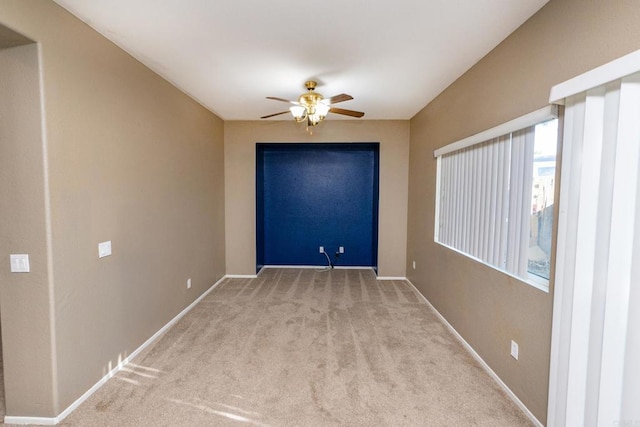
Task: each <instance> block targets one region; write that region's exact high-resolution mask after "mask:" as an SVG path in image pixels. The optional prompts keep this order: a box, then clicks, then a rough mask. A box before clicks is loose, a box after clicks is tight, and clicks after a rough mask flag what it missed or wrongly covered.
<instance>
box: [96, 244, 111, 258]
mask: <svg viewBox="0 0 640 427" xmlns="http://www.w3.org/2000/svg"><path fill="white" fill-rule="evenodd" d="M109 255H111V240H109V241H108V242H102V243H98V258H104V257H106V256H109Z"/></svg>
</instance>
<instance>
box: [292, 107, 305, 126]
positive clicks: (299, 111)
mask: <svg viewBox="0 0 640 427" xmlns="http://www.w3.org/2000/svg"><path fill="white" fill-rule="evenodd" d="M289 111H291V115H292V116H293V118H294V119H296V122H298V123H299V122H301V121H303V120H304V119H305V116H306V115H307V109H306V108H305V107H303V106H302V105H294V106H293V107H289Z"/></svg>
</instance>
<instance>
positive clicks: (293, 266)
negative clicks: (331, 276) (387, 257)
mask: <svg viewBox="0 0 640 427" xmlns="http://www.w3.org/2000/svg"><path fill="white" fill-rule="evenodd" d="M327 267H329V266H328V265H326V264H323V265H263V266H262V268H300V269H303V270H309V269H315V268H327ZM333 269H334V270H371V269H373V267H367V266H355V265H354V266H351V265H334V266H333ZM228 277H231V276H228Z"/></svg>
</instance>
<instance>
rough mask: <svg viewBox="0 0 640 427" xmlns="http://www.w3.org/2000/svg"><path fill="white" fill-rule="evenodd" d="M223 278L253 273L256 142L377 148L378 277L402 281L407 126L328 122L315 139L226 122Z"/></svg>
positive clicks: (276, 124)
mask: <svg viewBox="0 0 640 427" xmlns="http://www.w3.org/2000/svg"><path fill="white" fill-rule="evenodd" d="M224 140H225V149H224V150H225V153H224V158H225V171H226V175H225V180H226V181H225V189H226V195H225V203H226V255H227V264H226V265H227V274H255V272H256V228H255V223H256V207H255V200H256V196H255V194H256V193H255V176H256V175H255V169H256V158H255V152H256V148H255V146H256V142H379V143H380V208H379V228H378V229H379V236H378V273H379V274H380V275H381V276H401V277H404V275H405V260H406V235H407V188H408V185H407V179H408V164H409V163H408V162H409V122H408V121H380V120H371V121H366V120H364V121H354V120H349V121H346V120H331V119H330V118H329V119H327V122H325V123H322V124H320V125H319V126H318V127H317V128H316V129H314V130H313V135H309V134H308V133H307V132H305V128H304V126H301V125H298V124H296V123H295V122H294V121H293V120H291V121H260V122H258V121H232V122H225V125H224Z"/></svg>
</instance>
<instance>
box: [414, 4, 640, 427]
mask: <svg viewBox="0 0 640 427" xmlns="http://www.w3.org/2000/svg"><path fill="white" fill-rule="evenodd" d="M638 22H640V7H638V2H637V1H634V0H616V1H613V0H612V1H606V2H604V1H597V0H587V1H585V0H551V2H549V3H548V4H547V5H546V6H545V7H544V8H542V9H541V10H540V11H539V12H538V13H537V14H535V15H534V16H533V17H532V18H530V19H529V20H528V21H527V22H526V23H525V24H523V25H522V26H521V27H520V28H519V29H518V30H516V31H515V32H514V33H513V34H512V35H510V36H509V37H508V38H507V39H505V40H504V41H503V42H502V43H501V44H500V45H499V46H498V47H496V48H495V49H494V50H493V51H492V52H491V53H489V54H488V55H487V56H486V57H485V58H483V59H482V60H481V61H479V62H478V63H477V64H476V65H475V66H474V67H473V68H471V69H470V70H469V71H468V72H467V73H465V74H464V75H463V76H462V77H460V78H459V79H458V80H457V81H456V82H455V83H453V84H452V85H451V86H450V87H449V88H447V89H446V90H445V91H444V92H443V93H442V94H440V95H439V96H438V97H437V98H436V99H435V100H434V101H433V102H431V103H430V104H429V105H427V106H426V107H425V108H424V109H423V110H422V111H421V112H420V113H418V114H417V115H416V116H415V117H414V118H413V119H412V120H411V148H410V178H409V219H408V249H407V265H408V267H407V273H408V276H409V278H410V279H411V281H412V282H413V283H414V284H415V285H416V286H417V287H418V288H419V289H420V291H421V292H422V293H423V294H424V295H425V296H426V297H427V298H428V299H429V300H430V301H431V302H432V303H433V304H434V305H435V307H436V308H437V309H438V310H439V311H440V312H441V313H442V314H443V315H444V316H445V317H446V318H447V320H448V321H449V322H450V323H451V324H452V325H453V326H454V327H455V328H456V329H457V330H458V331H459V332H460V333H461V335H462V336H463V337H464V338H465V339H466V340H467V341H468V342H469V343H470V344H471V345H472V346H473V347H474V349H475V350H476V351H477V352H478V353H479V354H480V356H481V357H482V358H483V359H484V360H485V361H486V362H487V363H488V364H489V365H490V366H491V368H492V369H493V370H494V371H495V372H496V373H497V374H498V375H499V376H500V377H501V378H502V379H503V380H504V382H505V383H506V384H507V385H508V386H509V387H510V388H511V390H513V391H514V392H515V393H516V394H517V395H518V397H519V398H520V399H521V400H522V401H523V402H524V403H525V405H527V407H528V408H529V409H530V410H531V411H532V412H533V413H534V415H535V416H536V417H538V419H540V420H541V421H543V422H544V420H545V419H546V408H547V389H548V374H549V351H550V339H551V309H552V293H545V292H543V291H539V290H537V289H535V288H533V287H531V286H529V285H526V284H524V283H522V282H520V281H518V280H516V279H513V278H511V277H509V276H507V275H505V274H502V273H500V272H498V271H496V270H494V269H491V268H488V267H485V266H484V265H480V264H478V263H477V262H475V261H472V260H470V259H469V258H466V257H464V256H462V255H459V254H457V253H455V252H453V251H450V250H448V249H446V248H444V247H442V246H439V245H437V244H434V242H433V230H434V212H435V202H434V191H435V178H436V161H435V159H434V158H433V150H434V149H436V148H439V147H442V146H444V145H446V144H448V143H451V142H454V141H456V140H458V139H461V138H463V137H466V136H469V135H472V134H474V133H477V132H479V131H482V130H485V129H488V128H490V127H492V126H495V125H497V124H500V123H503V122H506V121H508V120H511V119H513V118H515V117H518V116H521V115H523V114H526V113H529V112H531V111H533V110H536V109H538V108H541V107H543V106H545V105H547V103H548V97H549V91H550V89H551V87H552V86H553V85H554V84H557V83H560V82H562V81H564V80H566V79H568V78H570V77H573V76H575V75H578V74H580V73H582V72H585V71H587V70H589V69H591V68H593V67H596V66H598V65H601V64H603V63H605V62H608V61H610V60H612V59H615V58H617V57H619V56H622V55H624V54H626V53H629V52H631V51H634V50H637V49H639V48H640V26H639V25H638ZM413 260H415V261H416V264H417V269H416V270H413V269H412V268H411V267H410V266H411V262H412V261H413ZM552 291H553V288H552ZM511 339H514V340H515V341H517V342H518V343H519V345H520V360H519V361H515V360H514V359H512V358H511V357H510V356H509V342H510V340H511Z"/></svg>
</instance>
